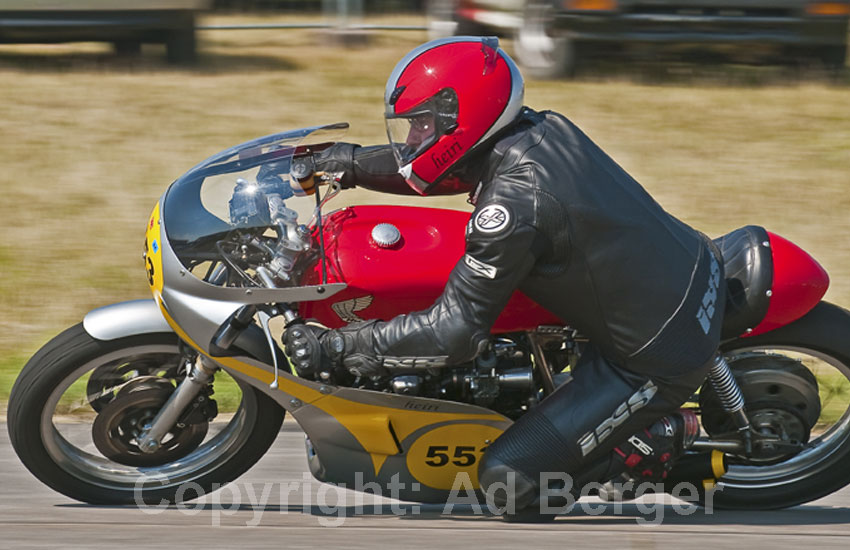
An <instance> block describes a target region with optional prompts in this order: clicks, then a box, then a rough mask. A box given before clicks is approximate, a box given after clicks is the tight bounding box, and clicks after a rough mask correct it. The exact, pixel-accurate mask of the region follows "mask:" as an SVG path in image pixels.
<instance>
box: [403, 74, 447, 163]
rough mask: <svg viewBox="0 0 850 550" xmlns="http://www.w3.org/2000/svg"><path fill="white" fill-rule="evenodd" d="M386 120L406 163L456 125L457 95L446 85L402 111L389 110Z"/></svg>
mask: <svg viewBox="0 0 850 550" xmlns="http://www.w3.org/2000/svg"><path fill="white" fill-rule="evenodd" d="M386 122H387V136H388V137H389V138H390V144H391V145H392V147H393V152H394V153H395V157H396V160H397V161H398V165H399V166H405V165H407V164H410V163H411V162H413V160H414V159H416V158H417V157H419V156H420V155H421V154H422V153H424V152H425V150H427V149H428V148H429V147H431V146H432V145H433V144H434V143H436V142H437V140H438V139H440V138H441V137H442V136H444V135H446V134H450V133H451V132H453V131H454V130H455V128H457V95H456V94H455V92H454V90H452V89H451V88H444V89H443V90H440V91H439V92H437V94H436V95H435V96H433V97H431V98H430V99H428V100H426V101H424V102H422V103H420V104H419V105H417V106H416V107H413V108H411V109H408V110H407V111H405V112H403V113H387V115H386Z"/></svg>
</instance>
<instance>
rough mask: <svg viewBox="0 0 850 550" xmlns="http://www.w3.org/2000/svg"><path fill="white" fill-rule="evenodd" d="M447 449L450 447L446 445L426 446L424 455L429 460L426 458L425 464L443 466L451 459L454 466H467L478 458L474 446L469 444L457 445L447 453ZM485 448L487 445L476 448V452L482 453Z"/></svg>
mask: <svg viewBox="0 0 850 550" xmlns="http://www.w3.org/2000/svg"><path fill="white" fill-rule="evenodd" d="M449 449H450V447H449V446H448V445H431V446H430V447H428V452H427V453H426V455H425V456H426V457H428V458H429V459H430V460H426V461H425V464H427V465H428V466H435V467H439V466H445V465H446V464H448V463H449V461H451V463H452V464H454V465H455V466H460V467H467V466H472V465H473V464H475V462H476V461H477V460H478V457H477V456H476V455H475V452H476V451H475V447H473V446H471V445H469V446H467V445H458V446H456V447H455V448H454V452H453V453H451V454H450V453H449ZM485 450H487V447H482V448H481V449H480V450H478V453H480V454H483V453H484V451H485Z"/></svg>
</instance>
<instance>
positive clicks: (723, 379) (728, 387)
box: [708, 352, 753, 456]
mask: <svg viewBox="0 0 850 550" xmlns="http://www.w3.org/2000/svg"><path fill="white" fill-rule="evenodd" d="M708 379H709V381H710V382H711V387H712V388H714V392H715V393H716V394H717V397H718V398H719V399H720V404H721V405H722V406H723V410H725V411H726V412H727V413H729V415H730V416H731V417H732V420H733V421H734V422H735V427H736V428H738V432H740V433H741V435H742V436H743V438H744V451H745V453H746V454H747V456H749V455H751V454H752V451H753V441H752V433H751V430H750V419H749V418H747V413H746V412H745V411H744V405H745V402H744V394H743V393H742V392H741V388H740V386H738V382H737V381H736V380H735V375H734V374H732V369H731V368H729V363H727V362H726V358H725V357H723V354H722V353H720V352H718V353H717V355H715V356H714V364H713V365H712V366H711V370H710V371H709V373H708Z"/></svg>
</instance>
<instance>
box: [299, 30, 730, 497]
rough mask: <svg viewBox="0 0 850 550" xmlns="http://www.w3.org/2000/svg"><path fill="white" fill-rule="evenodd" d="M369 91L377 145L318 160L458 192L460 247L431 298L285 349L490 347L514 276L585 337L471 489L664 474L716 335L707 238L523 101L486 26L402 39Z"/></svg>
mask: <svg viewBox="0 0 850 550" xmlns="http://www.w3.org/2000/svg"><path fill="white" fill-rule="evenodd" d="M384 99H385V106H386V114H385V117H386V124H387V130H388V135H389V139H390V146H373V147H359V146H357V145H352V144H337V145H336V146H334V147H332V148H331V149H329V150H326V151H325V152H324V153H323V154H322V155H321V156H320V157H319V158H318V159H317V161H316V165H317V169H319V170H324V171H327V172H337V173H342V175H341V176H340V181H341V183H342V185H343V186H344V187H351V186H354V185H357V186H362V187H367V188H370V189H376V190H380V191H385V192H392V193H413V192H414V191H415V192H416V193H419V194H422V195H437V194H450V193H463V192H468V193H470V202H471V203H472V204H473V205H474V206H475V210H474V212H473V214H472V217H471V218H470V222H469V224H468V225H467V227H466V250H465V254H464V256H463V257H462V259H461V260H460V261H459V262H458V263H457V265H456V266H455V267H454V269H453V271H452V272H451V275H450V276H449V280H448V283H447V285H446V288H445V290H444V291H443V293H442V295H441V296H440V297H439V298H438V299H437V301H436V302H435V303H434V304H433V305H432V306H431V307H430V308H429V309H427V310H425V311H420V312H415V313H410V314H408V315H401V316H398V317H396V318H394V319H391V320H389V321H369V322H366V323H359V324H354V325H349V326H347V327H344V328H341V329H338V330H331V331H326V332H319V333H317V334H318V336H317V338H312V337H310V338H305V337H302V336H301V334H302V333H298V334H293V333H292V331H291V330H290V331H287V334H286V335H285V341H286V344H287V349H288V352H290V355H291V356H292V357H295V356H294V355H293V354H292V352H293V351H294V350H296V349H299V348H300V349H301V350H303V351H301V352H300V353H299V356H300V357H301V358H302V359H300V360H302V361H311V360H316V358H317V357H318V356H319V355H321V357H322V359H323V360H325V361H331V362H333V363H335V364H337V365H342V366H344V367H345V368H347V369H348V370H349V371H350V372H352V373H353V374H355V375H357V376H366V377H372V376H384V375H387V374H392V373H393V372H394V371H395V372H399V371H400V369H405V370H409V369H410V368H411V367H412V368H422V369H431V368H434V367H441V366H451V365H454V364H458V363H462V362H465V361H469V360H471V359H472V358H473V357H475V356H476V355H478V354H480V353H482V352H483V351H485V350H486V349H487V348H488V346H489V341H490V339H489V337H490V328H491V327H492V325H493V323H494V322H495V320H496V318H497V317H498V315H499V314H500V312H501V311H502V308H503V307H504V306H505V304H506V303H507V301H508V299H509V298H510V296H511V294H512V293H513V292H514V291H515V290H517V289H519V290H521V291H522V292H523V293H525V294H526V295H527V296H529V297H530V298H532V299H533V300H535V301H536V302H537V303H538V304H540V305H542V306H544V307H545V308H547V309H548V310H549V311H551V312H552V313H554V314H556V315H557V316H558V317H560V318H561V319H564V320H567V321H569V323H570V325H571V326H572V327H574V328H575V329H577V330H579V331H580V332H581V333H582V334H584V335H586V336H588V337H589V338H590V342H592V343H593V346H589V347H588V349H586V350H585V351H584V352H583V354H582V357H581V361H580V363H579V365H578V366H577V367H575V368H574V369H573V371H572V380H571V381H570V382H569V383H566V384H564V385H562V386H560V387H559V388H558V389H557V390H556V391H555V392H554V393H553V394H552V395H550V396H549V397H547V398H546V399H544V400H543V401H542V402H541V403H540V404H539V405H538V406H536V407H534V408H532V409H531V410H529V411H528V412H527V413H526V414H525V415H523V416H522V417H520V419H519V420H518V421H517V422H516V423H515V424H513V425H512V426H511V427H510V428H509V429H508V430H507V431H506V432H505V433H504V434H503V435H502V436H500V437H499V438H498V439H497V440H496V441H495V442H494V443H493V444H492V445H491V446H490V447H489V449H488V451H487V452H486V454H485V456H484V457H483V460H482V462H481V464H480V468H479V480H480V483H481V487H482V488H483V489H485V490H486V489H488V487H491V486H493V484H496V483H507V482H508V481H509V480H511V476H513V479H512V480H513V482H514V486H515V488H516V494H515V495H513V496H514V498H515V501H514V504H515V506H516V509H522V508H523V507H526V506H529V505H530V504H532V503H533V502H534V500H535V498H537V496H538V494H539V492H540V490H541V488H542V487H541V482H540V479H541V477H540V476H541V473H546V472H566V473H568V474H570V475H573V476H574V478H575V476H579V479H583V480H585V481H602V482H604V481H607V480H609V479H611V478H612V477H613V476H614V475H620V474H621V473H622V472H624V471H626V472H628V475H629V476H631V477H632V478H635V479H638V480H660V479H662V478H663V477H665V476H666V472H667V470H668V469H669V465H670V463H671V461H670V460H669V459H670V458H671V455H675V453H676V451H677V450H678V451H681V448H682V441H683V440H684V438H685V437H693V436H694V435H695V434H694V429H695V428H694V426H695V424H694V423H693V422H691V421H690V420H691V419H687V420H688V421H686V419H685V418H683V416H682V414H684V413H679V412H677V409H678V407H679V406H680V405H681V404H682V403H683V402H684V401H686V400H687V399H688V398H689V397H690V396H691V395H692V393H693V392H694V390H696V389H697V387H698V386H699V384H700V383H701V382H702V381H703V379H704V378H705V376H706V373H707V371H708V368H709V366H710V363H711V360H712V358H713V356H714V354H715V351H716V348H717V345H718V340H719V333H720V321H721V318H722V311H721V312H720V313H718V312H717V311H718V310H719V309H720V308H722V307H723V303H724V290H723V285H721V284H720V281H721V280H722V276H723V274H722V265H721V263H720V262H719V261H718V258H719V253H718V251H717V249H716V248H715V247H714V245H713V244H712V243H711V241H710V240H709V239H708V238H707V237H705V236H704V235H703V234H701V233H699V232H697V231H695V230H694V229H692V228H690V227H689V226H687V225H686V224H684V223H682V222H681V221H679V220H677V219H676V218H674V217H673V216H671V215H670V214H668V213H667V212H665V211H664V210H663V209H662V208H661V207H660V206H659V205H658V204H657V203H656V202H655V201H654V200H653V199H652V198H651V197H650V196H649V194H647V192H646V191H645V190H644V189H643V188H642V187H641V186H640V185H639V184H638V183H637V182H636V181H635V180H634V179H632V178H631V177H630V176H629V175H628V174H627V173H626V172H625V171H624V170H623V169H622V168H621V167H620V166H618V165H617V164H616V163H615V162H614V161H613V160H612V159H611V158H610V157H609V156H608V155H606V154H605V153H604V152H603V151H602V150H601V149H600V148H599V147H598V146H597V145H596V144H595V143H593V141H591V140H590V139H589V138H588V137H587V136H586V135H585V134H584V133H582V131H581V130H579V129H578V128H577V127H576V126H575V125H574V124H573V123H572V122H570V121H569V120H568V119H566V118H565V117H563V116H561V115H559V114H557V113H554V112H551V111H543V112H535V111H533V110H531V109H529V108H527V107H524V106H523V80H522V77H521V76H520V73H519V70H518V69H517V67H516V65H515V64H514V62H513V61H512V60H511V59H510V57H508V56H507V55H506V54H505V53H504V52H503V51H502V50H501V49H498V41H497V40H496V39H495V38H478V37H454V38H448V39H442V40H437V41H433V42H429V43H427V44H424V45H422V46H420V47H418V48H416V49H415V50H413V51H412V52H411V53H409V54H408V55H407V56H406V57H405V58H404V59H402V60H401V61H400V62H399V63H398V65H397V66H396V68H395V70H394V71H393V72H392V74H391V76H390V78H389V81H388V83H387V88H386V93H385V98H384ZM664 415H667V416H664ZM659 419H660V420H659ZM653 422H655V424H653ZM647 426H649V428H647ZM685 432H689V433H685ZM629 436H632V437H629Z"/></svg>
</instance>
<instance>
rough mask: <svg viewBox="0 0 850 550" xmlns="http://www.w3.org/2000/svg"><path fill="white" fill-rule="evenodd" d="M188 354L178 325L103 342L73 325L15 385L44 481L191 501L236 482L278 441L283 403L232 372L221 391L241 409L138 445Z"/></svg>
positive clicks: (98, 492) (19, 430)
mask: <svg viewBox="0 0 850 550" xmlns="http://www.w3.org/2000/svg"><path fill="white" fill-rule="evenodd" d="M186 360H187V354H186V352H185V350H184V349H183V347H182V346H181V345H180V342H179V340H178V338H177V336H176V335H175V334H173V333H154V334H139V335H135V336H129V337H124V338H118V339H114V340H106V341H103V340H97V339H95V338H92V337H91V336H90V335H89V334H88V333H87V332H86V331H85V329H84V328H83V326H82V325H81V324H79V325H76V326H74V327H71V328H70V329H68V330H66V331H65V332H63V333H62V334H60V335H58V336H57V337H55V338H54V339H53V340H51V341H50V342H48V343H47V344H46V345H45V346H44V347H43V348H41V349H40V350H39V351H38V352H37V353H36V354H35V355H34V356H33V357H32V359H30V360H29V362H28V363H27V364H26V366H25V367H24V369H23V370H22V372H21V374H20V376H19V377H18V380H17V381H16V382H15V385H14V387H13V388H12V392H11V395H10V397H9V407H8V427H9V435H10V438H11V442H12V446H13V447H14V449H15V452H16V453H17V454H18V457H19V458H20V459H21V461H22V462H23V463H24V465H25V466H26V467H27V468H28V469H29V470H30V471H31V472H32V473H33V474H34V475H35V476H36V477H37V478H38V479H39V480H41V481H42V482H43V483H45V484H46V485H48V486H50V487H51V488H53V489H55V490H56V491H59V492H60V493H62V494H64V495H67V496H69V497H71V498H74V499H76V500H80V501H83V502H88V503H92V504H133V503H135V504H137V505H141V504H142V503H154V504H159V503H161V502H163V501H165V502H175V501H181V500H190V499H192V498H195V497H197V496H200V495H202V494H205V493H207V492H209V491H211V490H214V489H215V488H216V487H217V486H220V485H221V484H224V483H227V482H230V481H232V480H233V479H235V478H236V477H238V476H239V475H241V474H242V473H244V472H245V471H247V470H248V469H249V468H250V467H251V466H253V465H254V464H255V463H256V462H257V461H258V460H259V459H260V457H262V456H263V455H264V454H265V452H266V451H267V450H268V448H269V447H270V446H271V444H272V443H273V442H274V440H275V438H276V437H277V434H278V432H279V430H280V425H281V422H282V421H283V410H282V409H281V408H280V407H279V406H278V405H277V404H276V403H275V402H274V401H273V400H272V399H271V398H269V397H267V396H265V395H264V394H262V393H261V392H259V391H258V390H256V389H254V388H253V387H251V386H250V385H248V384H246V383H244V382H241V381H239V380H236V379H231V378H230V377H229V376H227V375H226V374H225V373H223V372H219V373H217V374H216V380H215V383H214V384H213V388H214V389H215V397H216V398H218V401H219V402H222V403H224V404H225V407H226V408H228V405H227V404H226V403H227V402H230V403H231V405H230V406H229V408H230V409H232V410H229V411H225V412H223V413H219V414H218V415H217V416H216V415H215V410H214V408H213V409H209V408H206V410H207V412H208V413H209V414H206V415H204V414H193V416H191V417H186V418H182V419H181V422H178V424H177V425H176V426H175V428H174V429H173V430H172V432H170V433H169V434H168V435H167V436H166V438H164V440H163V445H162V449H161V450H160V451H157V453H154V454H152V455H150V454H144V453H140V452H139V448H138V446H137V445H136V440H135V435H136V429H137V428H138V426H139V425H141V424H143V423H144V422H146V421H149V419H150V418H151V417H152V415H154V414H155V413H156V411H157V410H158V408H159V407H160V406H161V405H162V404H163V403H164V402H165V400H166V399H167V397H168V395H170V392H171V391H173V389H174V387H175V386H176V384H177V382H178V380H179V378H180V376H181V373H184V372H185V370H184V369H183V365H184V364H185V362H186ZM210 395H212V392H210ZM213 416H215V418H214V419H211V417H213Z"/></svg>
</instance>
